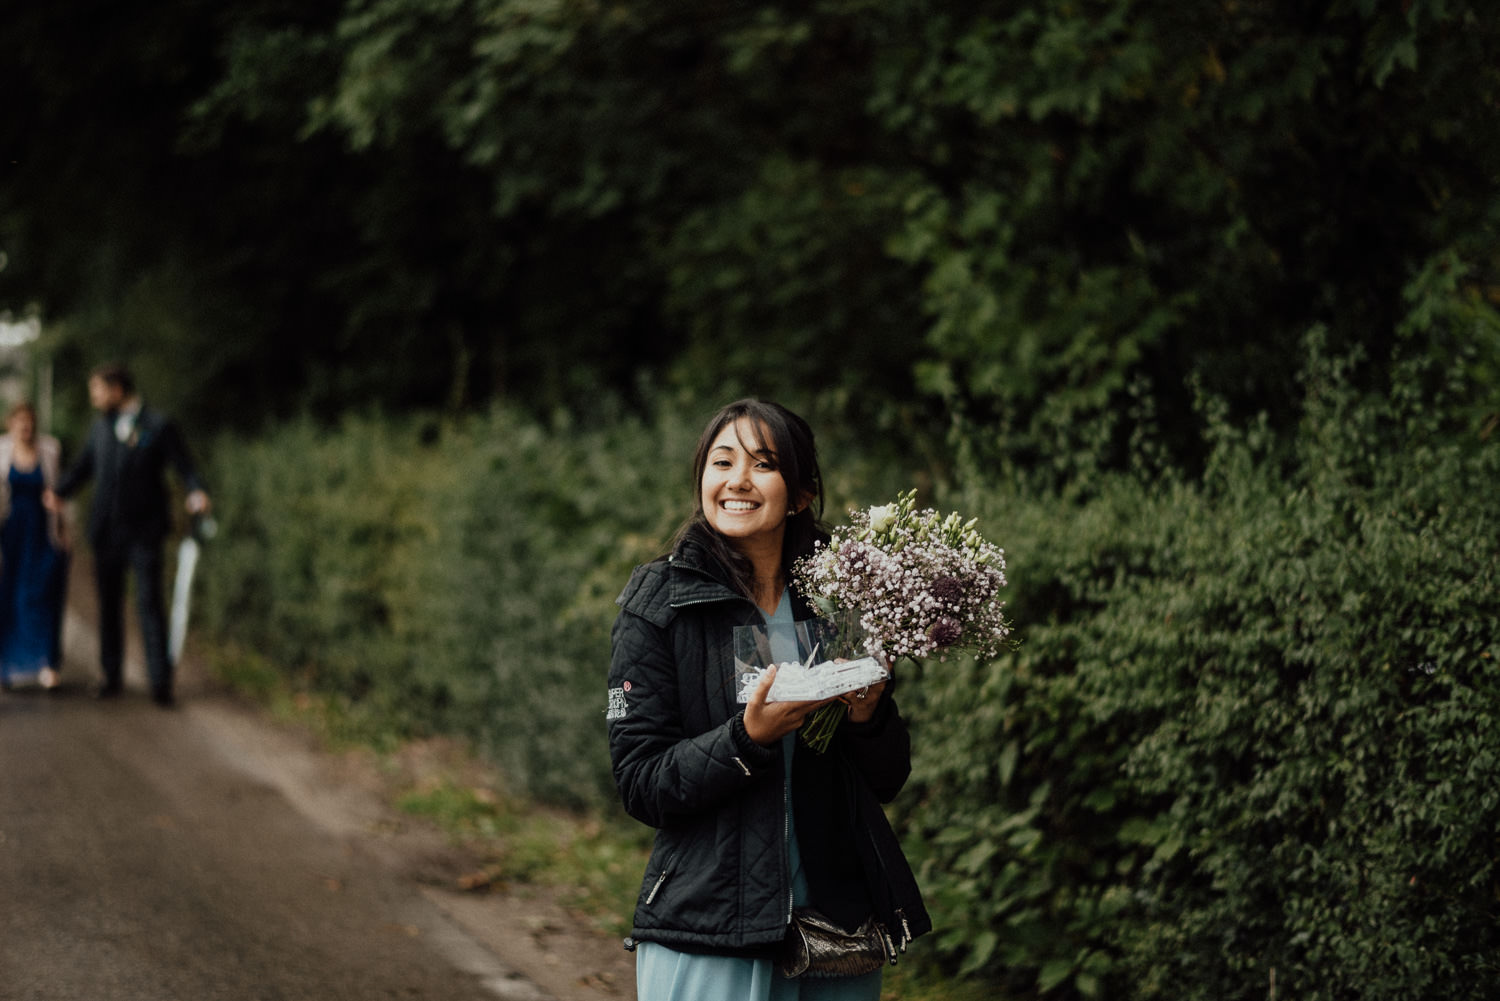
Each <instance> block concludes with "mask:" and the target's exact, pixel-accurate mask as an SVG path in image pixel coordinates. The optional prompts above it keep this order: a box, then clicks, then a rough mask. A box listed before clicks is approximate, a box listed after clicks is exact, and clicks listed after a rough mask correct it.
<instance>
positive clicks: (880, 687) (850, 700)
mask: <svg viewBox="0 0 1500 1001" xmlns="http://www.w3.org/2000/svg"><path fill="white" fill-rule="evenodd" d="M885 686H886V682H884V681H882V682H880V683H879V684H877V685H870V686H869V687H868V688H861V689H859V690H858V691H855V692H849V693H847V694H845V695H840V696H839V699H840V701H842V702H843V703H844V705H846V706H848V707H849V719H850V720H851V721H853V722H855V723H868V722H869V721H870V720H871V719H873V718H874V717H875V708H876V707H877V706H879V705H880V696H881V695H883V694H885Z"/></svg>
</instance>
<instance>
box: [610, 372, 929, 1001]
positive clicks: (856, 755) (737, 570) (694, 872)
mask: <svg viewBox="0 0 1500 1001" xmlns="http://www.w3.org/2000/svg"><path fill="white" fill-rule="evenodd" d="M693 474H694V485H695V492H696V495H697V501H696V509H695V510H694V512H693V515H692V516H691V517H690V518H689V519H688V522H687V524H686V525H684V527H683V528H682V530H681V531H680V532H679V533H678V535H677V538H676V539H675V541H674V543H673V546H672V551H671V554H670V555H668V556H664V557H662V558H661V559H658V560H656V561H654V562H652V563H648V564H646V565H644V566H640V567H637V568H636V569H635V572H634V573H633V574H632V575H631V578H630V582H629V583H628V584H627V585H626V586H625V590H624V592H623V593H622V594H621V595H620V597H619V599H618V604H619V605H620V608H621V611H620V615H619V617H618V618H617V619H616V620H615V626H614V630H613V633H612V641H613V655H612V659H611V663H610V674H609V702H608V709H607V711H606V713H605V717H606V719H607V720H608V722H609V741H610V757H611V763H612V765H613V768H614V776H615V782H616V785H617V786H618V788H619V791H620V795H621V798H622V800H623V801H624V804H625V809H626V810H627V811H628V812H629V813H630V814H631V816H633V817H635V818H636V819H637V820H640V821H641V822H643V823H645V824H649V825H650V826H652V827H654V828H656V840H655V846H654V848H653V851H652V856H651V860H650V861H649V862H648V864H647V867H646V874H645V878H644V880H643V882H642V885H641V892H640V897H639V898H638V900H637V904H636V910H635V917H634V926H633V929H632V938H631V940H630V942H631V943H632V947H637V951H636V982H637V992H638V993H639V995H640V996H641V997H643V998H647V997H649V998H652V999H658V1001H688V999H692V1001H771V999H775V1001H875V999H876V998H878V997H879V995H880V980H881V976H880V969H881V967H882V966H883V965H884V964H885V961H886V960H890V961H892V962H894V961H895V957H896V954H897V953H898V952H899V951H900V950H903V949H904V948H905V946H906V944H907V943H908V942H909V941H910V940H911V939H912V938H913V937H914V936H916V935H920V934H922V933H923V932H925V931H928V930H930V928H931V923H930V921H929V920H928V917H927V913H926V910H925V909H924V908H923V905H922V899H921V894H920V893H919V891H918V889H917V885H916V881H915V879H914V878H913V877H912V873H911V869H910V867H909V866H908V865H907V863H906V860H905V858H904V857H903V856H902V854H901V848H900V844H899V842H898V841H897V839H896V836H895V834H894V833H892V831H891V828H890V825H889V823H888V822H887V821H886V819H885V814H884V812H883V811H882V810H881V808H880V803H881V802H888V801H889V800H890V799H892V798H893V797H894V796H895V795H896V793H897V792H898V791H899V790H900V788H901V786H902V785H903V784H904V783H905V781H906V777H907V775H908V773H909V772H910V770H911V746H910V738H909V736H908V734H907V730H906V724H905V722H904V721H903V720H902V718H901V715H900V713H899V712H898V711H897V709H896V705H895V703H894V701H893V700H892V699H891V697H890V693H889V691H888V690H887V685H886V684H876V685H871V686H870V687H869V688H868V689H867V690H866V691H865V692H863V693H861V696H860V698H859V699H858V700H855V699H854V698H850V699H849V700H848V701H847V702H845V703H844V708H843V710H842V711H844V712H846V713H847V714H848V720H847V724H846V725H843V726H840V727H839V728H838V730H837V731H836V733H835V735H834V738H833V741H832V744H831V746H830V748H829V752H828V753H825V754H814V753H811V752H809V751H807V750H806V748H805V747H804V746H803V745H802V743H801V741H800V740H799V735H800V732H801V729H802V726H803V723H804V722H805V721H806V720H807V718H808V716H809V715H810V714H811V713H813V712H814V711H815V710H818V709H820V708H823V707H824V706H827V705H829V704H830V703H832V701H833V700H829V699H825V700H821V701H812V702H774V703H771V702H768V701H767V695H768V692H769V690H770V687H771V684H772V683H773V681H774V678H775V673H776V672H775V669H774V668H772V669H770V670H768V671H766V672H765V675H764V677H763V680H762V681H761V683H760V685H759V687H758V688H757V689H756V690H755V692H754V694H753V695H752V696H751V698H750V701H749V703H748V704H746V705H744V706H743V707H742V706H741V705H740V704H739V702H738V694H739V693H738V686H737V684H736V683H735V682H736V680H737V670H736V667H735V663H734V631H735V629H736V628H739V627H743V626H755V627H758V628H761V629H763V630H764V631H765V632H766V634H767V636H768V638H769V643H770V645H771V650H772V653H774V654H776V658H775V659H776V660H778V661H785V660H789V659H793V656H789V655H788V651H790V652H791V654H793V655H795V653H796V651H795V649H794V648H795V646H796V641H795V639H794V638H793V639H788V637H795V635H796V631H797V625H798V623H799V622H805V621H806V620H808V619H812V618H815V616H814V615H813V613H812V610H811V608H810V607H809V605H808V604H807V602H806V601H805V600H804V599H803V597H802V596H801V595H800V594H799V593H798V592H797V588H796V585H795V583H794V582H793V581H792V579H791V573H790V571H791V567H792V566H793V564H794V563H795V562H796V561H797V559H798V558H800V557H802V556H805V555H806V554H808V553H810V552H812V551H813V549H814V548H815V546H816V545H817V543H818V542H819V541H820V540H826V538H827V533H826V532H825V531H824V530H823V528H822V526H821V525H820V524H819V522H818V517H817V516H818V512H819V511H820V510H821V507H822V476H821V473H820V472H819V469H818V460H817V450H816V447H815V446H814V442H813V434H812V430H811V428H809V427H808V425H807V422H806V421H804V420H803V419H802V418H800V417H798V416H797V415H796V414H793V413H791V412H790V411H788V410H787V409H785V408H784V407H781V406H779V405H777V404H774V403H768V402H763V401H759V400H741V401H738V402H736V403H732V404H730V405H728V406H726V407H724V408H723V409H722V410H720V411H719V413H718V414H716V415H715V416H714V418H713V419H712V420H710V421H709V423H708V426H707V427H706V428H705V429H704V432H703V435H702V437H701V438H700V439H699V442H698V449H697V454H696V456H695V459H694V464H693ZM778 643H779V644H782V645H781V647H780V648H778ZM820 929H821V931H819V930H820ZM830 930H831V931H830ZM816 934H824V935H830V934H831V935H832V936H833V937H834V938H836V939H838V940H839V941H840V943H841V948H847V950H848V951H847V952H841V953H840V955H839V962H838V963H837V964H836V966H829V967H827V968H824V969H822V970H816V969H812V968H810V967H809V965H808V960H809V954H810V952H812V951H815V950H810V949H809V948H807V945H806V941H807V940H806V939H804V937H803V936H804V935H807V936H812V935H816ZM799 944H801V945H802V948H801V950H800V951H799V950H798V948H797V946H798V945H799Z"/></svg>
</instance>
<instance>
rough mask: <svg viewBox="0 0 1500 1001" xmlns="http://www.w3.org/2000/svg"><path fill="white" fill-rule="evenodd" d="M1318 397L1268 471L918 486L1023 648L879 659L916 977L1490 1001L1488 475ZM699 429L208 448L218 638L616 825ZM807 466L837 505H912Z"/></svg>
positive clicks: (1494, 734) (491, 420)
mask: <svg viewBox="0 0 1500 1001" xmlns="http://www.w3.org/2000/svg"><path fill="white" fill-rule="evenodd" d="M1309 371H1311V372H1313V373H1314V375H1313V376H1312V377H1310V378H1309V380H1308V394H1307V403H1306V411H1305V420H1304V431H1303V434H1302V435H1301V437H1300V438H1299V440H1298V442H1297V443H1296V445H1295V447H1294V448H1291V449H1288V448H1287V447H1286V446H1285V445H1278V444H1277V443H1276V442H1274V441H1273V440H1272V439H1271V437H1270V436H1269V435H1268V434H1266V433H1265V432H1264V431H1263V430H1262V429H1260V428H1258V427H1256V426H1250V427H1248V428H1233V427H1230V426H1229V425H1228V424H1227V423H1226V422H1225V421H1224V420H1223V419H1222V418H1220V417H1216V416H1214V415H1213V413H1212V412H1211V408H1208V409H1207V411H1206V412H1205V417H1204V425H1205V426H1206V427H1207V428H1208V429H1209V435H1210V439H1211V440H1212V442H1213V448H1212V460H1211V462H1210V464H1209V467H1208V468H1207V469H1206V470H1205V471H1204V472H1203V474H1202V476H1200V477H1195V478H1194V479H1192V480H1191V481H1188V480H1187V479H1185V478H1183V477H1180V476H1175V475H1171V474H1164V473H1159V472H1157V473H1139V472H1138V473H1135V474H1129V475H1127V474H1102V473H1101V474H1098V475H1096V476H1094V477H1092V478H1090V479H1088V480H1087V482H1080V483H1078V484H1076V485H1075V487H1074V489H1073V490H1072V491H1071V492H1070V493H1069V494H1068V496H1067V497H1058V496H1052V495H1039V494H1038V495H1033V494H1023V493H1020V492H1018V491H1017V490H1016V489H1007V488H1005V487H1004V486H1003V485H1001V484H999V483H997V482H995V481H996V480H997V479H998V477H997V476H995V475H993V474H988V475H987V474H985V473H984V472H983V471H978V472H976V471H970V472H969V473H968V474H967V475H966V476H965V477H964V483H963V484H962V487H961V488H954V489H951V490H948V491H946V492H944V493H942V494H941V495H940V497H939V500H940V501H941V504H940V506H944V505H946V506H949V507H954V508H958V509H961V510H963V511H964V512H965V513H966V514H970V515H974V516H978V517H979V519H980V524H981V526H982V528H984V529H985V530H986V531H987V532H988V534H989V535H990V537H992V538H994V539H995V540H997V541H999V542H1000V543H1001V544H1002V545H1003V546H1005V548H1006V549H1007V552H1008V554H1009V559H1010V566H1011V578H1012V583H1011V587H1010V591H1011V594H1010V602H1011V604H1010V611H1011V613H1012V617H1013V619H1014V621H1015V622H1016V623H1017V625H1018V627H1019V629H1018V635H1019V637H1020V645H1019V646H1018V648H1017V649H1016V650H1015V651H1014V652H1013V653H1011V654H1009V655H1007V656H1006V657H1004V658H1001V659H1000V660H998V661H996V662H994V663H990V664H975V663H971V662H965V661H951V662H947V663H941V662H938V663H928V664H925V665H921V666H911V667H908V668H906V669H905V670H906V671H907V673H908V674H909V675H911V677H909V678H908V679H907V680H906V683H905V684H904V685H903V688H902V701H903V705H904V707H905V708H906V710H907V712H908V714H909V715H910V716H911V719H912V723H913V727H914V731H915V747H916V760H915V768H914V776H913V782H912V784H911V785H910V786H909V788H908V790H907V791H906V792H905V793H904V794H903V796H902V797H901V798H900V799H899V800H898V801H897V804H896V805H895V807H894V808H893V812H894V814H895V816H896V819H897V821H898V825H899V827H900V829H901V830H902V831H903V834H904V838H905V841H906V843H907V847H908V850H909V852H910V853H911V855H912V857H913V858H914V860H915V861H916V863H917V864H918V867H919V870H920V875H921V880H922V884H923V886H924V889H925V891H926V892H927V894H928V896H929V899H930V902H931V905H932V910H933V913H934V915H935V918H936V923H937V925H938V932H937V934H936V935H934V936H931V937H930V938H928V939H924V940H922V941H921V942H920V943H919V945H918V947H917V949H916V952H915V955H914V957H913V958H914V959H915V960H916V965H917V967H919V968H920V967H921V966H922V965H923V964H924V963H925V964H937V965H940V966H942V967H943V968H945V969H947V970H949V971H950V972H961V973H962V974H963V975H965V976H972V977H974V978H977V979H980V980H983V981H986V982H989V983H992V984H993V985H994V990H995V995H996V996H1003V997H1012V998H1023V997H1025V998H1029V997H1037V996H1049V997H1129V998H1142V999H1147V998H1205V999H1207V998H1252V997H1253V998H1260V997H1264V996H1267V995H1268V994H1269V992H1270V991H1271V990H1272V985H1273V983H1274V985H1275V991H1276V996H1286V997H1291V996H1295V997H1298V998H1312V999H1321V998H1327V999H1334V998H1355V997H1358V998H1390V999H1396V998H1411V997H1427V996H1437V995H1442V996H1447V997H1454V998H1479V997H1482V996H1484V995H1485V993H1486V992H1487V990H1488V987H1487V985H1488V984H1489V983H1491V982H1493V979H1494V974H1495V972H1496V971H1495V970H1494V963H1495V960H1494V957H1495V956H1496V955H1500V932H1497V928H1500V923H1497V921H1496V917H1497V915H1496V911H1497V905H1496V900H1497V894H1500V873H1497V870H1496V862H1497V859H1500V843H1497V836H1496V833H1495V832H1496V831H1497V830H1500V792H1497V791H1496V790H1497V786H1496V783H1495V781H1494V775H1495V774H1497V772H1500V726H1497V725H1496V723H1497V719H1496V715H1497V706H1500V700H1497V695H1500V674H1497V670H1496V667H1495V662H1494V658H1495V656H1496V655H1497V654H1500V649H1497V644H1496V643H1495V639H1494V626H1493V623H1494V622H1495V621H1496V620H1497V619H1500V592H1497V588H1496V573H1497V560H1496V538H1497V526H1500V500H1497V494H1496V491H1495V490H1494V484H1495V483H1496V482H1497V476H1496V474H1497V472H1500V468H1497V467H1500V460H1497V454H1496V448H1495V446H1494V445H1493V444H1489V445H1481V444H1480V443H1478V442H1477V441H1476V440H1475V439H1474V438H1473V437H1472V436H1470V437H1463V436H1459V435H1455V434H1453V433H1452V430H1451V429H1450V428H1447V427H1445V426H1443V425H1442V423H1441V421H1440V420H1439V419H1437V418H1436V417H1429V416H1427V411H1426V410H1425V409H1424V408H1425V407H1426V406H1427V405H1428V404H1430V403H1431V402H1432V399H1433V393H1434V392H1437V391H1438V390H1432V388H1431V385H1432V384H1433V378H1434V377H1433V374H1432V373H1431V372H1425V371H1424V372H1422V373H1412V374H1411V378H1410V380H1409V382H1410V385H1407V386H1404V387H1397V391H1395V392H1393V393H1392V394H1390V396H1389V398H1388V399H1374V400H1371V399H1361V398H1357V397H1355V396H1353V395H1352V394H1351V393H1349V392H1348V391H1347V390H1345V389H1344V388H1343V387H1344V386H1345V385H1346V384H1347V380H1346V379H1345V378H1344V376H1343V375H1342V373H1341V370H1340V369H1339V367H1338V366H1332V365H1324V364H1321V363H1317V362H1316V361H1314V363H1313V364H1312V366H1311V368H1310V369H1309ZM1437 384H1438V385H1440V384H1441V380H1438V382H1437ZM1413 386H1427V387H1428V388H1427V389H1424V390H1423V391H1422V392H1416V391H1413V390H1412V389H1411V387H1413ZM1452 412H1454V410H1453V408H1452V407H1439V408H1435V409H1434V410H1433V413H1452ZM700 422H701V415H694V416H692V417H685V416H681V415H676V414H672V413H668V412H665V411H664V412H663V413H661V414H659V415H657V416H655V417H652V418H647V417H642V416H637V415H633V414H629V413H625V412H621V411H616V410H614V409H613V408H612V407H611V406H610V405H609V404H608V403H604V402H601V404H600V406H599V413H598V414H597V419H596V420H592V421H590V422H589V423H588V424H587V425H586V426H582V425H579V424H576V423H568V422H564V421H561V420H559V421H558V422H555V423H553V424H552V425H549V426H542V425H539V424H537V423H536V422H534V421H531V420H526V419H523V418H520V417H517V416H515V415H513V414H510V413H507V412H503V411H497V412H496V413H494V414H492V415H490V416H489V417H487V418H484V419H480V420H473V421H468V422H463V423H452V424H447V423H442V422H438V421H427V422H421V421H416V422H395V421H388V420H382V419H376V418H359V419H350V420H348V421H346V422H345V423H344V424H343V425H342V426H340V427H338V428H335V429H326V428H322V427H320V426H318V425H316V424H314V423H312V422H299V423H293V424H290V425H287V426H285V427H282V428H281V429H280V430H279V431H277V432H276V433H274V434H273V435H271V436H269V437H268V438H265V439H263V440H260V441H256V442H244V441H233V440H225V441H221V442H220V443H218V447H217V448H216V449H215V450H214V452H215V456H216V460H215V469H214V474H213V475H214V479H213V482H214V483H215V486H216V491H217V495H218V504H219V509H220V511H221V514H222V517H221V521H222V526H223V532H222V537H221V539H220V540H219V541H218V542H216V543H215V545H214V548H213V550H212V551H211V553H210V556H209V558H208V559H207V560H206V564H205V566H206V569H207V577H208V582H207V584H206V585H205V594H206V598H205V601H204V605H205V607H206V608H207V609H208V610H209V611H208V618H209V623H210V626H211V629H212V631H213V632H214V633H216V634H217V635H218V636H220V637H222V638H223V639H224V640H226V641H233V642H235V643H237V644H239V645H240V646H242V647H244V648H247V649H253V650H256V651H258V652H259V653H260V654H261V655H263V656H264V657H265V658H267V659H268V660H270V661H271V662H273V663H276V664H278V665H284V668H285V669H286V670H288V671H291V672H293V673H295V674H296V675H297V676H299V677H300V678H302V679H303V680H304V683H306V684H308V685H310V686H313V687H316V688H318V689H320V690H324V691H331V692H335V693H338V695H339V696H340V697H341V698H342V699H343V700H344V701H345V702H346V703H347V705H348V709H349V713H350V715H351V716H352V717H355V718H359V719H362V720H364V721H365V724H366V725H367V726H368V727H370V728H372V729H376V730H379V731H381V732H386V733H392V734H396V735H398V736H399V735H404V734H414V733H428V732H446V733H455V734H459V735H462V736H465V737H468V738H470V739H472V740H473V741H475V743H476V745H477V746H479V747H480V748H481V749H483V750H484V751H485V752H486V753H487V754H489V755H490V756H491V757H492V758H493V759H494V760H495V761H497V762H499V763H500V764H501V765H503V766H504V768H505V770H506V772H507V774H508V775H509V776H510V777H511V778H512V780H513V781H514V783H515V786H516V789H517V791H524V792H528V793H531V794H533V795H536V796H539V797H541V798H544V799H548V800H552V801H557V802H562V803H567V804H572V805H580V806H592V807H598V806H601V805H603V804H608V803H612V802H613V798H614V797H613V791H612V788H611V785H610V781H609V777H608V768H607V756H606V753H605V746H604V735H603V725H602V711H603V702H604V694H603V690H602V686H603V676H604V671H605V667H606V664H607V660H608V629H609V625H610V623H611V622H612V620H613V617H614V611H615V610H614V607H613V604H612V600H613V598H614V596H615V594H616V593H617V592H618V590H619V588H620V586H621V584H622V582H623V581H624V580H625V577H626V575H627V574H628V572H629V570H630V567H631V566H633V565H634V564H635V563H637V562H640V561H642V560H644V559H647V558H650V557H651V556H653V555H655V553H657V552H658V551H659V550H660V548H661V547H662V545H663V544H664V542H665V540H666V539H667V537H668V536H669V535H670V533H671V530H672V529H673V528H674V527H675V524H676V520H677V518H678V517H680V515H681V513H682V511H683V508H684V504H685V502H686V501H685V498H686V491H687V489H688V487H687V484H686V482H685V477H686V474H685V472H684V470H685V469H686V468H687V465H688V458H689V455H690V452H691V448H692V444H693V441H694V438H695V435H696V431H697V428H698V426H699V423H700ZM851 434H852V433H851ZM829 437H830V442H831V443H830V445H829V446H828V448H827V451H828V455H827V456H826V462H827V465H828V466H829V467H830V471H831V472H834V473H835V474H836V475H835V478H834V481H833V484H832V485H833V487H834V490H833V494H834V496H833V505H832V510H833V511H834V512H837V511H839V510H842V509H843V508H844V507H845V506H847V504H848V503H850V502H858V503H871V502H877V501H882V500H887V499H889V498H890V497H891V496H894V494H895V492H896V491H897V490H898V489H900V488H901V487H902V486H903V485H904V484H905V483H907V482H909V481H910V480H911V479H912V478H913V477H914V476H915V473H913V472H912V471H910V470H903V469H901V467H900V466H899V464H898V463H895V462H893V461H891V460H889V459H881V458H880V457H879V456H878V455H872V454H861V453H859V452H858V451H857V449H856V447H855V445H854V444H853V441H854V439H853V437H846V438H843V439H840V437H839V435H838V434H834V435H831V436H829ZM846 455H847V456H848V457H849V459H850V461H849V462H847V463H846V462H844V461H842V460H843V458H844V457H845V456H846ZM1148 467H1149V464H1143V468H1148Z"/></svg>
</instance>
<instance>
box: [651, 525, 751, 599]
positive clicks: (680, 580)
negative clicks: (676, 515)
mask: <svg viewBox="0 0 1500 1001" xmlns="http://www.w3.org/2000/svg"><path fill="white" fill-rule="evenodd" d="M702 531H703V530H702V529H701V528H696V527H695V528H693V529H690V530H689V531H688V533H687V534H686V535H684V536H683V538H682V540H681V541H680V542H679V543H678V544H677V547H676V548H675V549H673V550H672V555H671V556H669V557H667V561H668V563H670V564H671V567H672V569H673V570H674V571H678V572H676V573H672V574H670V575H669V579H670V581H671V583H670V584H669V588H668V592H667V601H668V603H669V604H670V605H671V606H672V607H673V608H681V607H682V606H684V605H699V604H703V603H704V602H709V601H734V600H740V601H748V600H749V599H748V598H746V597H745V596H744V595H743V594H741V593H740V592H738V591H736V590H735V589H734V588H733V587H731V586H730V584H729V570H728V568H727V567H725V566H724V565H723V564H722V563H720V562H719V561H718V560H716V559H714V557H713V556H712V555H710V553H709V550H708V548H707V547H706V546H705V545H704V544H703V541H702V538H701V533H702Z"/></svg>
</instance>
